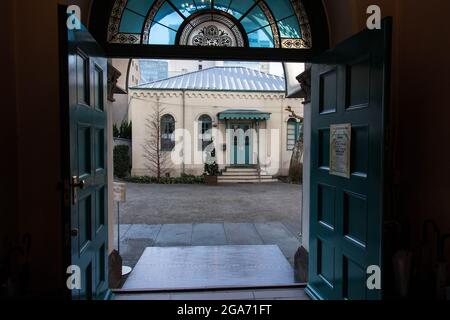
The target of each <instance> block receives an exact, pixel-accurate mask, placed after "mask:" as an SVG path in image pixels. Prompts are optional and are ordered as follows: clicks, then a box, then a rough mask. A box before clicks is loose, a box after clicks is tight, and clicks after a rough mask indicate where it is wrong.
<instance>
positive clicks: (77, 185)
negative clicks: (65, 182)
mask: <svg viewBox="0 0 450 320" xmlns="http://www.w3.org/2000/svg"><path fill="white" fill-rule="evenodd" d="M86 186H87V182H86V180H80V178H79V177H77V176H73V177H72V183H71V187H72V204H73V205H76V204H77V201H78V189H81V190H83V189H84V188H86Z"/></svg>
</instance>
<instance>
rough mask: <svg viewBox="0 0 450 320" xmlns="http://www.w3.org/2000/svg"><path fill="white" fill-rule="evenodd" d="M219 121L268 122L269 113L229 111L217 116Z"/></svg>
mask: <svg viewBox="0 0 450 320" xmlns="http://www.w3.org/2000/svg"><path fill="white" fill-rule="evenodd" d="M218 117H219V120H269V119H270V113H268V112H261V111H258V110H244V109H230V110H225V111H223V112H220V113H219V114H218Z"/></svg>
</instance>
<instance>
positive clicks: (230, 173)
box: [222, 171, 258, 176]
mask: <svg viewBox="0 0 450 320" xmlns="http://www.w3.org/2000/svg"><path fill="white" fill-rule="evenodd" d="M222 175H223V176H258V172H257V171H255V172H250V171H242V172H240V171H238V172H229V171H225V172H223V173H222Z"/></svg>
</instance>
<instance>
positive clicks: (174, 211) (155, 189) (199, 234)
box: [114, 183, 301, 267]
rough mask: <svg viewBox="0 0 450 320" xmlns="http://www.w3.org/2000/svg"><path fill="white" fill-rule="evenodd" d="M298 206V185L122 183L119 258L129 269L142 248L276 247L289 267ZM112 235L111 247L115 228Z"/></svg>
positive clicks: (297, 231)
mask: <svg viewBox="0 0 450 320" xmlns="http://www.w3.org/2000/svg"><path fill="white" fill-rule="evenodd" d="M300 208H301V186H299V185H291V184H284V183H275V184H267V185H226V186H217V187H211V186H203V185H140V184H127V202H126V203H123V204H121V205H120V223H121V225H120V237H119V238H120V254H121V256H122V258H123V262H124V265H128V266H131V267H134V266H135V265H136V263H137V261H138V260H139V258H140V256H141V255H142V253H143V252H144V250H145V248H147V247H154V246H157V247H174V246H221V245H278V247H279V248H280V250H281V251H282V252H283V254H284V256H285V257H286V259H287V260H288V261H289V262H290V263H291V265H293V264H294V255H295V252H296V250H297V249H298V247H299V246H300V230H301V221H300V219H301V211H300ZM116 210H117V208H116ZM116 212H117V211H116ZM116 214H117V213H116ZM115 233H116V234H115V240H114V247H115V248H117V241H118V239H117V226H116V227H115Z"/></svg>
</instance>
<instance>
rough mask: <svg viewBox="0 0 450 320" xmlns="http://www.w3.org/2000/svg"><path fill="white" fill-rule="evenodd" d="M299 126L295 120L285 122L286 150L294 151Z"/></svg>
mask: <svg viewBox="0 0 450 320" xmlns="http://www.w3.org/2000/svg"><path fill="white" fill-rule="evenodd" d="M300 126H301V124H300V123H299V122H297V120H295V119H293V118H291V119H289V120H288V122H287V149H288V151H292V150H294V147H295V143H296V142H297V140H298V138H299V137H300V130H301V127H300Z"/></svg>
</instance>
